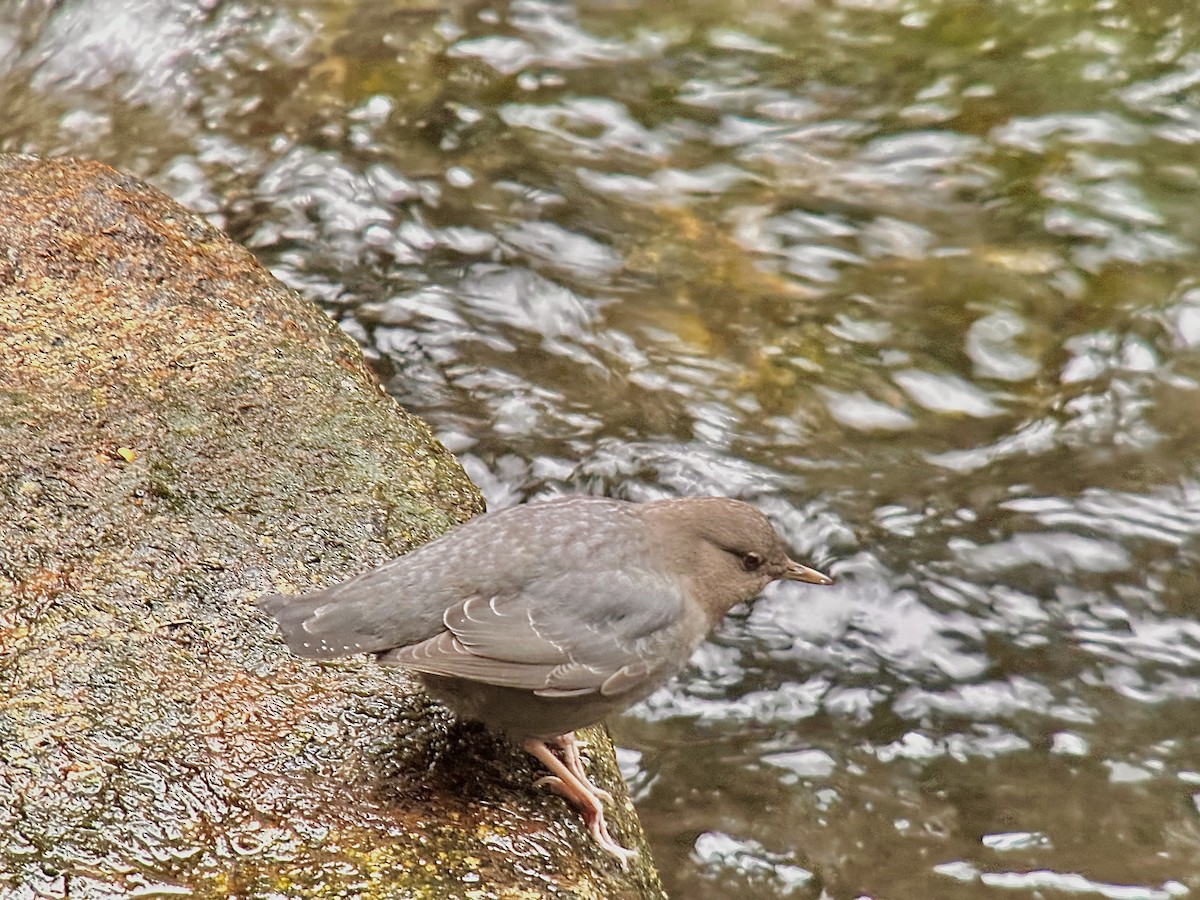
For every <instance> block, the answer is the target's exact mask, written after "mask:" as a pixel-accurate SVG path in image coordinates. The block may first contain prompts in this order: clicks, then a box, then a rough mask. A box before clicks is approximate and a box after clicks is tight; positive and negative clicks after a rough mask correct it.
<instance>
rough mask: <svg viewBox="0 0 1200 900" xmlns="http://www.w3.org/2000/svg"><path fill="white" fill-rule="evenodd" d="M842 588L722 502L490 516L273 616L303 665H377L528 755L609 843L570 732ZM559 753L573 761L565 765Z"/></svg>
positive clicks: (754, 516)
mask: <svg viewBox="0 0 1200 900" xmlns="http://www.w3.org/2000/svg"><path fill="white" fill-rule="evenodd" d="M778 579H786V580H789V581H803V582H807V583H809V584H831V583H832V580H831V579H830V578H828V577H827V576H825V575H823V574H821V573H820V572H818V571H816V570H815V569H810V568H808V567H807V566H802V565H800V564H799V563H797V562H793V561H792V560H791V559H789V558H788V555H787V548H786V547H785V546H784V544H783V541H782V539H781V538H780V537H779V535H778V534H777V533H776V532H775V529H774V528H773V527H772V526H771V523H770V522H768V521H767V519H766V517H765V516H763V514H762V513H760V512H759V511H758V510H756V509H755V508H754V507H752V506H750V505H748V504H746V503H742V502H740V501H737V500H728V499H725V498H723V497H697V498H688V499H680V500H658V501H654V502H651V503H631V502H628V501H624V500H609V499H605V498H600V497H566V498H561V499H557V500H551V501H548V502H545V503H532V504H529V505H527V506H515V507H511V508H509V509H504V510H500V511H498V512H493V513H487V514H486V515H482V516H478V517H477V518H474V519H472V520H470V521H469V522H467V523H465V524H463V525H460V526H459V527H457V528H454V529H452V530H450V531H448V532H446V533H445V534H444V535H442V536H441V537H439V538H438V539H436V540H434V541H431V542H429V543H428V544H424V545H422V546H421V547H418V548H417V549H415V550H413V551H412V552H410V553H406V554H405V555H404V556H401V557H398V558H397V559H393V560H391V561H390V562H387V563H384V564H383V565H381V566H379V567H378V568H376V569H372V570H370V571H368V572H365V573H363V574H362V575H359V576H358V577H356V578H352V579H351V580H349V581H346V582H344V583H342V584H339V585H335V586H333V587H331V588H326V589H325V590H322V591H315V592H313V593H309V594H302V595H300V596H296V597H287V596H280V595H273V596H267V597H263V598H261V599H260V600H259V601H258V602H259V604H260V605H261V606H262V607H263V608H264V609H266V610H267V611H268V612H269V613H271V614H272V615H273V616H275V618H276V619H277V620H278V622H279V627H280V630H281V631H282V632H283V636H284V638H285V639H286V641H287V644H288V646H289V647H290V648H291V650H292V652H293V653H295V654H297V655H299V656H305V657H309V658H312V659H331V658H334V657H338V656H346V655H349V654H352V653H374V654H376V656H377V658H378V660H379V661H380V662H382V663H389V664H392V665H397V666H401V667H403V668H405V669H408V670H410V671H413V672H415V673H417V674H418V675H419V676H420V678H421V680H422V681H423V682H424V684H425V687H426V689H427V690H428V691H429V693H430V694H432V695H433V696H434V697H436V698H437V699H439V700H441V701H442V702H444V703H445V704H446V705H447V706H449V707H450V708H451V709H452V710H453V711H454V712H455V713H456V714H457V715H459V716H460V717H464V718H469V719H476V720H478V721H480V722H483V723H484V724H485V725H486V726H488V727H489V728H491V729H493V730H495V731H499V732H503V733H506V734H508V735H510V736H511V737H513V738H515V739H516V740H517V741H519V742H520V743H521V745H522V746H523V747H524V748H525V749H526V750H527V751H528V752H529V753H531V754H532V755H533V756H534V757H536V758H537V759H538V760H540V761H541V762H542V763H543V764H544V765H545V766H546V768H547V769H549V770H550V772H551V773H553V774H552V775H550V776H549V777H547V778H543V779H541V781H540V782H539V783H543V784H546V785H549V786H550V787H551V788H553V789H554V790H555V791H556V792H558V793H560V794H561V795H562V796H563V797H565V798H566V799H567V800H568V801H570V802H571V803H572V804H574V805H575V806H576V807H578V808H579V810H580V811H581V813H582V814H583V817H584V821H585V822H586V823H587V825H588V828H589V830H590V831H591V833H592V835H593V837H594V838H595V839H596V841H597V843H598V844H599V845H600V846H601V847H602V848H603V849H604V850H606V851H608V852H609V853H611V854H613V855H614V856H616V857H618V858H619V859H622V860H624V859H626V858H628V857H629V856H632V855H634V854H633V852H632V851H630V850H627V849H626V848H624V847H622V846H621V845H620V844H618V843H617V842H616V841H615V840H613V838H612V837H611V836H610V834H609V832H608V827H607V825H606V824H605V821H604V806H603V804H604V803H606V802H611V800H612V798H611V796H610V795H609V794H608V793H607V792H606V791H603V790H601V789H600V788H598V787H596V786H595V785H594V784H592V783H591V781H590V780H589V779H588V776H587V773H586V771H585V770H584V768H583V763H582V761H581V759H580V756H579V750H578V747H577V745H576V741H575V737H574V734H573V732H574V731H575V730H576V729H577V728H582V727H584V726H585V725H591V724H594V723H596V722H599V721H600V720H601V719H603V718H604V717H605V716H607V715H609V714H610V713H613V712H616V711H618V710H622V709H624V708H626V707H627V706H630V705H631V704H633V703H636V702H637V701H639V700H641V699H643V698H645V697H646V696H648V695H649V694H650V693H652V692H653V691H654V690H655V689H656V688H657V687H658V686H659V685H661V684H662V683H663V682H665V681H666V680H667V679H668V678H670V677H671V676H672V675H674V674H675V673H676V672H678V671H679V670H680V669H681V668H682V667H683V665H684V664H685V663H686V662H687V660H688V657H689V656H691V654H692V651H693V650H695V649H696V647H697V645H699V644H700V642H701V641H702V640H704V638H705V637H706V636H707V635H708V633H709V632H710V631H711V630H712V629H713V627H714V626H716V624H717V623H718V622H719V621H720V620H721V618H722V617H723V616H724V615H725V614H726V613H727V612H728V611H729V610H730V609H731V608H732V607H734V606H736V605H737V604H739V603H742V602H744V601H747V600H749V599H751V598H752V597H754V596H755V595H756V594H758V593H759V592H761V591H762V589H763V588H764V587H766V586H767V585H768V584H769V583H770V582H772V581H775V580H778ZM548 745H555V746H557V747H559V748H560V750H561V751H562V753H563V757H564V759H563V760H560V759H559V758H558V756H556V755H555V754H554V753H553V752H552V751H551V749H550V747H549V746H548Z"/></svg>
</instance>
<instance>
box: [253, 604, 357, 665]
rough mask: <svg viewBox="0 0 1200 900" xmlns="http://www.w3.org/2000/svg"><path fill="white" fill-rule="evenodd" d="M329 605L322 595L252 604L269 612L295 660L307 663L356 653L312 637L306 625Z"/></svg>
mask: <svg viewBox="0 0 1200 900" xmlns="http://www.w3.org/2000/svg"><path fill="white" fill-rule="evenodd" d="M328 602H329V597H328V595H327V594H326V592H325V591H315V592H313V593H311V594H301V595H299V596H289V595H287V594H267V595H266V596H263V597H259V598H258V599H257V600H256V601H255V603H257V604H258V606H259V607H261V608H262V609H264V610H266V611H267V612H269V613H270V614H271V615H272V616H274V617H275V621H276V622H278V623H279V631H280V633H281V634H282V635H283V639H284V640H285V641H287V645H288V647H289V649H291V651H292V652H293V653H295V654H296V655H297V656H306V657H308V658H309V659H334V658H335V657H338V656H346V655H348V654H349V653H354V652H356V651H355V650H352V649H347V648H344V647H342V646H341V645H340V644H330V643H329V642H328V641H325V640H322V639H320V638H318V637H316V636H314V635H313V634H311V633H310V632H309V631H308V630H307V629H306V628H305V624H306V623H307V622H309V621H310V620H312V619H313V617H314V616H315V615H316V613H317V610H318V609H320V608H321V607H322V606H324V605H325V604H327V603H328Z"/></svg>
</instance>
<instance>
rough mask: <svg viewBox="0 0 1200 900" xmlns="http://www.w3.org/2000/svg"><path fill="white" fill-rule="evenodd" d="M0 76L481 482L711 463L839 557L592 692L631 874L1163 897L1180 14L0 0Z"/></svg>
mask: <svg viewBox="0 0 1200 900" xmlns="http://www.w3.org/2000/svg"><path fill="white" fill-rule="evenodd" d="M0 110H2V112H3V114H2V115H0V148H2V149H5V150H25V151H30V152H38V153H71V154H75V155H85V156H91V157H94V158H98V159H102V160H105V161H107V162H110V163H112V164H114V165H116V166H118V167H121V168H123V169H125V170H127V171H132V172H134V173H137V174H141V175H143V176H145V177H147V178H148V179H150V180H151V181H153V182H154V183H155V184H157V185H159V186H160V187H162V188H164V189H165V190H167V191H168V192H170V193H172V194H173V195H174V196H176V197H177V198H178V199H180V200H181V201H182V202H184V203H186V204H188V205H189V206H191V207H192V208H194V209H197V210H199V211H201V212H203V213H205V214H207V215H208V216H209V217H210V218H211V219H212V220H213V221H214V222H215V223H216V224H218V225H220V226H221V227H223V228H225V229H226V230H227V231H228V232H229V233H230V234H231V235H232V236H233V237H234V238H236V239H238V240H240V241H242V242H244V243H246V244H247V245H248V246H250V247H251V248H252V249H253V250H254V252H255V253H257V254H258V256H259V257H260V258H261V259H262V261H263V262H264V263H265V264H266V265H268V266H269V267H270V268H271V269H272V270H273V271H274V272H275V273H276V274H277V275H278V276H279V277H280V278H282V279H283V280H284V281H286V282H287V283H289V284H291V285H293V286H294V287H295V288H296V289H297V290H299V291H300V292H301V293H303V294H304V295H306V296H308V297H311V298H313V299H314V300H316V301H317V302H319V303H320V304H322V305H323V306H324V307H325V308H326V309H327V310H328V311H329V313H330V314H331V315H332V316H334V317H335V318H336V319H337V320H338V321H339V322H341V324H342V325H343V327H344V328H345V329H346V330H347V331H349V332H350V333H351V334H352V335H353V336H354V337H356V338H357V339H358V340H359V341H360V342H361V343H362V344H363V346H364V348H365V350H366V352H367V353H368V355H369V357H370V358H371V359H372V361H373V363H374V364H375V366H376V368H377V370H378V371H379V373H380V376H381V378H382V379H383V380H384V381H385V383H386V385H387V386H388V388H389V390H390V391H391V392H392V393H393V394H394V395H395V396H396V397H397V398H398V399H399V400H400V402H402V403H403V404H404V405H405V406H407V407H409V408H410V409H413V410H414V411H416V412H418V413H420V414H421V415H422V416H424V417H425V418H426V419H427V420H428V421H429V422H430V423H432V425H433V427H434V428H435V430H436V431H437V433H438V435H439V436H440V437H441V438H442V440H443V441H445V443H446V444H447V445H448V446H449V447H450V448H451V449H452V450H453V451H455V453H457V454H458V455H459V456H460V458H461V459H462V460H463V461H464V463H465V464H466V465H467V467H468V469H469V471H470V473H471V475H472V476H473V477H474V478H475V480H476V481H477V483H478V484H480V485H481V486H482V487H483V489H484V491H485V492H486V494H487V495H488V497H489V500H490V502H491V504H492V505H493V506H500V505H506V504H509V503H513V502H517V501H520V500H525V499H528V498H532V497H540V496H546V495H550V494H554V493H559V492H563V491H586V492H592V493H607V494H612V495H616V496H622V497H630V498H635V499H647V498H652V497H660V496H674V495H681V494H707V493H719V494H726V495H732V496H738V497H743V498H746V499H749V500H751V501H752V502H754V503H756V504H758V505H759V506H760V507H761V508H762V509H763V510H764V511H765V512H767V514H768V515H770V516H771V517H772V518H773V519H774V521H775V522H776V523H777V524H778V525H779V527H780V529H781V530H782V532H783V533H784V534H785V535H786V536H787V538H788V540H789V542H790V543H791V545H792V546H793V547H794V549H795V551H796V555H797V556H799V557H800V558H802V559H803V560H805V561H806V562H809V563H812V564H813V565H817V566H820V567H823V568H825V569H826V570H827V571H829V572H830V573H831V574H833V575H835V576H836V577H837V584H836V586H834V587H832V588H825V589H818V588H809V587H801V586H796V585H788V586H776V587H775V588H773V589H771V590H770V591H769V592H768V593H767V595H766V596H764V597H763V598H762V599H760V600H759V601H758V602H757V603H755V604H754V605H753V606H752V607H751V608H749V609H746V610H743V611H740V612H738V613H735V614H734V615H733V616H731V617H730V619H729V620H728V621H727V622H726V623H725V625H724V626H723V627H722V628H721V630H720V631H719V633H718V634H717V635H716V637H715V639H714V640H713V641H712V642H711V643H709V644H708V645H706V646H705V647H704V648H703V649H702V650H701V652H700V653H699V654H698V655H697V657H696V658H695V659H694V661H693V664H692V665H691V667H690V668H689V670H688V671H687V673H686V675H685V676H684V677H683V678H682V679H681V680H680V681H678V682H677V683H676V684H674V685H672V686H671V687H669V688H666V689H663V690H661V691H659V692H658V693H657V694H656V695H654V696H653V697H652V698H651V699H650V700H649V701H648V702H646V703H645V704H643V705H641V706H640V707H638V708H636V709H634V710H632V711H631V712H630V713H628V714H627V715H625V716H624V717H622V718H621V719H620V720H618V721H616V722H614V723H613V730H614V733H615V735H616V737H617V739H618V741H619V743H620V744H621V746H622V750H621V761H622V765H623V768H624V770H625V774H626V776H627V778H628V780H629V781H630V783H631V785H632V786H633V789H634V791H635V796H636V799H637V804H638V808H639V811H640V813H641V816H642V819H643V822H644V823H645V826H646V828H647V830H648V833H649V835H650V838H651V842H652V845H653V847H654V851H655V856H656V860H657V862H658V865H659V866H660V868H661V870H662V873H663V876H664V879H665V881H666V883H667V885H668V888H669V890H670V891H671V892H672V894H673V895H674V896H675V897H677V898H699V900H717V898H729V897H739V898H741V897H747V898H783V897H799V898H818V897H831V898H853V897H859V896H869V897H877V898H921V897H947V898H959V897H964V898H965V897H997V898H1004V897H1013V898H1026V897H1028V898H1039V897H1058V896H1076V895H1081V896H1096V897H1109V898H1121V900H1158V898H1171V897H1177V896H1179V897H1182V896H1186V895H1188V894H1189V891H1195V890H1197V889H1198V888H1200V812H1198V807H1200V702H1198V701H1200V624H1198V623H1197V608H1198V606H1200V599H1198V596H1197V591H1198V589H1200V566H1198V562H1200V479H1198V477H1197V476H1198V474H1200V473H1198V462H1200V453H1198V452H1197V441H1198V439H1200V255H1198V253H1197V242H1198V240H1200V212H1198V210H1200V151H1198V145H1200V15H1197V13H1196V10H1195V8H1194V6H1193V4H1192V2H1191V0H1156V2H1152V3H1140V4H1138V3H1132V2H1125V0H1087V2H1084V0H1057V2H1053V3H1051V2H1044V0H995V2H984V0H942V2H937V0H743V2H739V0H720V2H717V0H713V2H674V3H653V2H635V0H593V2H578V3H575V4H568V3H552V2H512V3H504V2H500V3H494V4H493V3H462V2H459V3H455V2H450V3H447V4H446V5H444V6H441V7H438V6H434V5H432V4H427V3H423V4H417V3H407V2H403V0H396V2H390V3H382V2H380V3H372V2H368V0H360V2H358V3H348V2H333V0H325V2H322V0H287V2H269V3H268V2H265V0H262V2H254V0H229V2H218V0H211V2H207V3H194V2H182V0H178V2H161V0H156V2H149V0H89V2H87V3H82V2H77V3H71V2H67V3H60V4H48V3H42V2H35V0H24V2H18V0H8V3H6V4H3V5H0Z"/></svg>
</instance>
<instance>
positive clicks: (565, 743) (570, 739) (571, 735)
mask: <svg viewBox="0 0 1200 900" xmlns="http://www.w3.org/2000/svg"><path fill="white" fill-rule="evenodd" d="M551 743H553V744H555V745H556V746H557V747H558V748H559V749H560V750H562V753H563V760H564V761H565V762H566V765H567V770H568V771H569V772H570V773H571V774H572V775H574V776H575V777H576V778H578V779H579V780H580V781H582V782H583V783H584V784H585V785H587V789H588V790H589V791H591V792H592V796H594V797H595V798H596V799H597V800H599V801H600V802H601V803H607V804H608V805H609V806H611V805H612V803H613V795H612V794H610V793H609V792H608V791H606V790H605V789H604V788H602V787H600V786H599V785H597V784H594V783H593V782H592V780H591V778H589V777H588V773H587V769H585V768H584V767H583V757H582V756H580V755H579V745H580V744H581V743H582V741H580V740H579V739H577V738H576V737H575V732H573V731H569V732H567V733H566V734H564V735H560V736H559V737H557V738H554V739H553V740H552V741H551Z"/></svg>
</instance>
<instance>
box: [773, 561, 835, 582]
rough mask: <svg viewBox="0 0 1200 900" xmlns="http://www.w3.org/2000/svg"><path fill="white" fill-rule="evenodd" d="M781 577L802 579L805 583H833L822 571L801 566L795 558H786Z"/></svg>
mask: <svg viewBox="0 0 1200 900" xmlns="http://www.w3.org/2000/svg"><path fill="white" fill-rule="evenodd" d="M783 577H784V578H785V579H786V580H788V581H803V582H804V583H805V584H833V579H832V578H830V577H829V576H828V575H826V574H825V573H823V572H818V571H817V570H816V569H810V568H809V567H808V566H802V565H800V563H798V562H796V561H795V560H791V559H789V560H788V564H787V568H786V569H784V570H783Z"/></svg>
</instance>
